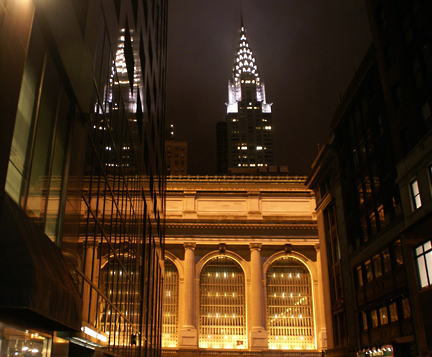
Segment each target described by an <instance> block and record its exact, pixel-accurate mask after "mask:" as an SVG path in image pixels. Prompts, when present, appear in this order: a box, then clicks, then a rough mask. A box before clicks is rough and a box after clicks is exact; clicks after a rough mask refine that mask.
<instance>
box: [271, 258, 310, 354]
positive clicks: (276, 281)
mask: <svg viewBox="0 0 432 357" xmlns="http://www.w3.org/2000/svg"><path fill="white" fill-rule="evenodd" d="M311 292H312V286H311V276H310V273H309V271H308V269H307V268H306V266H305V265H304V264H303V263H301V262H300V261H299V260H297V259H295V258H290V257H283V258H280V259H277V260H276V261H275V262H274V263H273V264H272V265H271V266H270V267H269V269H268V271H267V331H268V343H269V348H270V349H284V350H285V349H315V348H316V346H315V333H314V318H313V316H314V312H313V298H312V293H311Z"/></svg>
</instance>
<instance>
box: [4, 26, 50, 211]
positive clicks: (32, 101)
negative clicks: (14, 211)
mask: <svg viewBox="0 0 432 357" xmlns="http://www.w3.org/2000/svg"><path fill="white" fill-rule="evenodd" d="M45 47H46V45H45V42H44V40H43V37H42V34H41V32H40V30H39V27H38V26H37V25H36V24H35V26H34V28H33V31H32V34H31V39H30V43H29V49H28V53H27V59H26V63H25V66H24V75H23V80H22V84H21V92H20V97H19V101H18V108H17V116H16V119H15V128H14V134H13V138H12V147H11V152H10V157H9V167H8V173H7V179H6V186H5V190H6V192H7V193H8V194H9V195H10V196H11V197H12V198H13V199H14V200H15V201H16V202H17V203H18V204H22V202H20V200H21V198H22V195H23V192H22V191H23V189H24V187H25V185H26V182H27V180H28V166H29V162H28V160H27V159H28V155H29V147H30V146H31V139H32V135H31V133H32V132H33V130H34V113H35V108H36V103H37V97H38V89H39V84H40V81H41V74H42V69H43V62H44V58H45V50H44V49H45Z"/></svg>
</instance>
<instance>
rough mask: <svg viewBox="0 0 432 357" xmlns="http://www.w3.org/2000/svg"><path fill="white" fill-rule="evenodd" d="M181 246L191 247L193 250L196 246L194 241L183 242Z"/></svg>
mask: <svg viewBox="0 0 432 357" xmlns="http://www.w3.org/2000/svg"><path fill="white" fill-rule="evenodd" d="M183 247H184V249H192V250H194V249H195V248H196V243H195V242H187V243H183Z"/></svg>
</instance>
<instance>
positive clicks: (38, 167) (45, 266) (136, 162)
mask: <svg viewBox="0 0 432 357" xmlns="http://www.w3.org/2000/svg"><path fill="white" fill-rule="evenodd" d="M0 18H1V24H2V25H1V26H0V43H1V50H0V52H1V56H0V78H1V81H2V85H1V87H0V98H1V99H0V112H1V113H2V114H1V119H0V121H1V127H2V130H1V131H0V145H1V148H0V269H1V272H2V278H1V279H0V354H1V355H2V356H18V355H19V356H22V355H30V354H31V355H32V356H35V357H50V356H96V355H98V356H102V355H104V356H144V355H145V356H153V355H158V354H159V353H160V348H161V345H160V341H161V335H160V333H161V330H160V327H161V320H160V316H161V314H160V312H161V303H162V301H161V297H162V295H161V294H160V292H161V283H162V275H163V264H162V263H161V262H162V261H163V257H164V253H163V249H164V245H163V244H164V230H163V229H164V228H163V225H162V222H163V220H164V216H163V212H164V203H163V197H164V187H165V179H164V158H163V150H164V128H165V109H164V106H165V76H166V70H165V62H166V36H167V1H164V0H161V1H147V0H144V1H140V2H136V1H128V0H125V1H113V0H104V1H98V0H89V1H71V0H64V1H61V2H59V1H36V0H35V1H6V2H5V1H3V2H1V4H0Z"/></svg>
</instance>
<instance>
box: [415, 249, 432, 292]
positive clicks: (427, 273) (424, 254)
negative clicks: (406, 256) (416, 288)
mask: <svg viewBox="0 0 432 357" xmlns="http://www.w3.org/2000/svg"><path fill="white" fill-rule="evenodd" d="M415 253H416V259H417V267H418V272H419V277H420V286H421V287H422V288H424V287H427V286H431V280H432V276H431V274H432V245H431V241H427V242H426V243H424V244H422V245H420V246H418V247H417V248H416V250H415Z"/></svg>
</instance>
